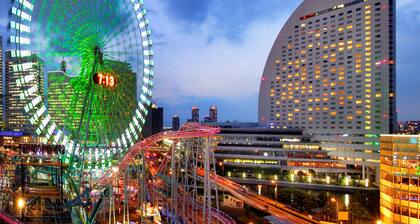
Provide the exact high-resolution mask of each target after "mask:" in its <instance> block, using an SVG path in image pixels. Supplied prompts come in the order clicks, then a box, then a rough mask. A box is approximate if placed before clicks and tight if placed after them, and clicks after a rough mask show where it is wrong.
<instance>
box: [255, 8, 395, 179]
mask: <svg viewBox="0 0 420 224" xmlns="http://www.w3.org/2000/svg"><path fill="white" fill-rule="evenodd" d="M395 7H396V6H395V0H370V1H365V0H328V1H327V0H326V1H313V0H305V1H304V2H303V3H302V4H301V5H300V6H299V7H298V8H297V10H296V11H295V12H294V13H293V15H292V16H291V17H290V18H289V20H288V21H287V23H286V24H285V26H284V27H283V29H282V30H281V32H280V34H279V35H278V37H277V39H276V41H275V43H274V45H273V48H272V50H271V52H270V54H269V57H268V59H267V63H266V66H265V69H264V72H263V75H262V78H261V87H260V97H259V123H260V124H261V125H263V126H266V127H270V128H299V129H303V130H305V131H306V132H307V133H309V134H312V135H314V139H315V140H318V141H321V142H323V148H325V149H327V150H330V155H331V156H333V157H335V158H337V159H340V160H342V161H343V163H345V164H348V165H349V166H352V167H353V166H356V167H360V168H361V169H362V176H363V177H362V178H365V177H369V174H372V173H373V172H374V171H376V172H378V167H379V138H378V137H379V134H383V133H384V134H386V133H392V132H393V131H394V130H395V128H396V121H397V120H396V108H395V107H396V102H395V99H396V98H395V97H396V93H395V88H396V87H395V78H396V77H395V49H396V46H395V44H396V43H395V42H396V41H395ZM368 167H370V168H368ZM365 171H367V172H365ZM376 174H378V173H376ZM376 180H378V175H376Z"/></svg>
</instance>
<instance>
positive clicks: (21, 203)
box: [17, 197, 26, 220]
mask: <svg viewBox="0 0 420 224" xmlns="http://www.w3.org/2000/svg"><path fill="white" fill-rule="evenodd" d="M25 206H26V202H25V199H23V198H22V197H20V198H18V200H17V207H18V209H19V211H20V216H21V218H22V220H23V209H24V208H25Z"/></svg>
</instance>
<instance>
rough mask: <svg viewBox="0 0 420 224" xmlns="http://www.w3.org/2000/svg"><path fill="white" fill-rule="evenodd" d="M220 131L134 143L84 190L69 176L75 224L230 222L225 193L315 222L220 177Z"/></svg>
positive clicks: (204, 129) (299, 222) (287, 219)
mask: <svg viewBox="0 0 420 224" xmlns="http://www.w3.org/2000/svg"><path fill="white" fill-rule="evenodd" d="M219 131H220V129H219V128H217V127H211V126H207V125H202V124H198V123H187V124H185V125H184V126H183V127H182V128H181V129H180V130H179V131H168V132H162V133H159V134H156V135H153V136H151V137H149V138H146V139H144V140H142V141H140V142H138V143H137V144H135V145H134V146H133V147H132V148H131V149H130V150H129V151H128V152H127V153H126V154H125V155H124V156H123V157H122V158H121V159H120V160H119V162H118V163H117V164H116V165H115V166H113V167H111V168H109V169H108V170H106V171H105V172H104V173H103V174H102V176H100V177H99V178H95V177H92V176H90V177H89V178H90V179H91V180H92V181H91V182H92V183H90V184H89V185H88V186H85V187H76V185H77V184H75V181H74V180H73V178H72V177H67V184H66V185H67V188H68V189H69V192H70V193H69V195H68V198H69V199H70V201H71V203H70V206H72V218H73V220H74V219H77V221H78V222H80V223H116V222H117V221H118V222H121V223H130V221H136V222H140V223H146V222H150V221H151V220H154V221H155V222H158V223H208V224H210V223H222V224H233V223H235V221H234V220H233V219H232V218H231V217H229V216H228V215H227V214H225V213H224V212H223V211H221V209H220V207H219V191H224V192H228V193H230V194H232V195H233V196H234V197H236V198H238V199H240V200H242V201H244V203H246V204H248V205H249V206H251V207H254V208H256V209H258V210H260V211H263V212H266V213H269V214H271V215H273V216H275V217H277V218H278V219H280V220H282V222H283V223H290V224H315V223H319V222H318V221H316V220H314V219H312V218H311V217H309V216H306V215H304V214H300V213H298V212H296V211H294V210H292V209H290V208H288V207H287V206H286V205H284V204H281V203H279V202H277V201H274V200H272V199H270V198H267V197H264V196H261V195H259V194H257V193H255V192H253V191H251V190H249V189H248V188H245V187H243V186H241V185H239V184H237V183H235V182H233V181H231V180H228V179H226V178H223V177H221V176H218V175H217V174H216V164H215V158H214V146H215V142H213V138H212V137H213V136H214V135H216V134H217V133H218V132H219ZM87 175H89V174H87ZM76 181H77V180H76ZM80 186H81V185H80ZM0 220H2V221H4V222H6V223H10V224H12V223H19V221H17V220H15V219H13V218H12V217H10V216H8V215H7V214H4V213H0Z"/></svg>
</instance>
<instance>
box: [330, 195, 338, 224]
mask: <svg viewBox="0 0 420 224" xmlns="http://www.w3.org/2000/svg"><path fill="white" fill-rule="evenodd" d="M331 202H335V204H336V207H337V211H336V212H337V223H339V222H338V201H337V200H336V199H335V198H331Z"/></svg>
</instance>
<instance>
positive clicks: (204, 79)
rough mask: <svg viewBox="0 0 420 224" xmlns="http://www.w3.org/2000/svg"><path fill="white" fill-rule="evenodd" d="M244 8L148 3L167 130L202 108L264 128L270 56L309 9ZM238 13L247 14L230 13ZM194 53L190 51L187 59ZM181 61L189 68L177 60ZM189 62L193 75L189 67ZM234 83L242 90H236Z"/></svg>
mask: <svg viewBox="0 0 420 224" xmlns="http://www.w3.org/2000/svg"><path fill="white" fill-rule="evenodd" d="M242 3H243V2H242V1H239V0H238V1H232V2H230V3H229V4H226V5H223V7H222V6H221V3H220V1H218V0H215V1H206V2H201V3H197V2H194V1H182V0H178V1H166V0H165V1H156V2H155V1H154V2H150V3H148V7H149V10H150V12H151V15H150V17H151V20H153V23H152V29H153V35H154V39H155V48H156V51H159V52H161V53H160V54H158V55H156V88H155V90H154V93H155V94H154V100H155V101H156V102H157V103H158V104H159V106H162V107H164V108H165V114H164V119H165V121H164V123H165V126H170V124H171V119H172V116H173V115H179V117H180V119H181V122H184V121H186V120H187V119H188V118H189V117H190V109H191V106H193V105H197V106H199V107H201V108H207V107H208V106H210V105H218V108H219V120H222V121H226V120H230V121H233V120H238V121H254V122H256V121H257V115H256V114H257V109H258V91H259V81H260V77H261V74H262V72H263V68H264V64H265V61H266V59H267V56H268V52H269V50H270V48H271V47H272V43H273V42H274V40H275V38H276V36H277V35H278V31H279V30H280V28H281V27H282V26H283V24H284V22H285V21H286V19H287V18H288V16H290V15H291V13H292V12H293V10H295V9H296V7H297V6H298V5H299V4H300V3H301V1H298V0H289V1H287V2H286V3H278V2H277V1H270V4H265V3H266V2H264V4H263V3H259V2H252V3H249V4H242ZM267 5H271V6H270V7H268V6H267ZM180 6H182V7H180ZM184 6H185V7H186V8H185V9H184V8H183V7H184ZM239 6H240V7H239ZM280 6H281V7H280ZM238 7H239V8H240V10H229V9H231V8H238ZM7 8H8V2H7V1H1V2H0V15H2V16H0V21H1V22H2V24H7V20H8V19H7V11H8V9H7ZM279 9H280V10H279ZM419 10H420V2H418V1H412V0H401V1H397V61H396V62H397V110H398V120H419V119H420V118H419V117H418V116H416V115H417V114H419V111H420V106H419V105H415V104H413V103H411V102H414V101H415V97H416V95H419V94H420V93H419V91H420V90H418V89H417V88H416V87H415V84H416V83H418V82H419V81H420V80H419V79H420V77H419V76H418V75H416V74H419V73H420V70H419V69H418V68H417V67H416V66H415V63H416V61H415V59H416V58H418V57H417V56H416V55H417V54H420V53H418V52H420V43H417V42H416V41H415V35H411V34H413V33H418V34H420V28H419V27H417V26H416V21H419V20H420V17H419V16H417V15H416V14H415V12H417V11H419ZM231 11H232V13H230V12H231ZM191 12H193V13H191ZM235 22H236V23H235ZM216 28H217V29H216ZM0 33H3V34H4V35H5V27H1V28H0ZM412 36H413V37H412ZM5 39H6V38H5ZM186 47H188V48H189V49H188V50H187V51H185V52H183V51H181V48H186ZM197 49H202V51H198V50H197ZM249 52H252V54H250V53H249ZM220 53H222V54H221V55H219V54H220ZM179 54H180V55H179ZM241 55H243V57H241V60H239V56H241ZM178 56H181V57H182V58H183V62H181V63H178V62H177V61H178V60H173V58H174V57H178ZM209 61H211V62H209ZM187 62H188V68H189V69H190V71H186V68H187V67H186V66H184V65H185V63H187ZM205 62H209V63H205ZM228 62H229V63H231V64H227V63H228ZM243 64H245V65H246V67H244V66H241V65H243ZM199 68H204V69H203V73H201V75H197V74H200V73H198V69H199ZM216 71H217V72H216ZM227 74H231V75H229V76H228V75H227ZM223 78H226V80H223ZM169 80H171V81H169ZM211 80H213V82H211ZM233 82H234V83H236V84H237V85H238V88H230V87H229V85H231V83H233ZM182 83H187V85H183V84H182ZM197 83H204V84H205V86H200V85H201V84H200V85H198V84H197ZM199 90H200V91H199ZM223 96H224V97H223ZM174 102H177V104H176V105H175V103H174Z"/></svg>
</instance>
